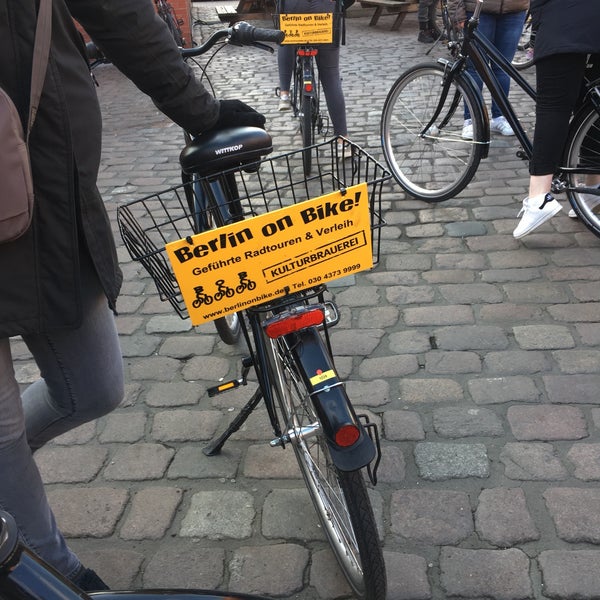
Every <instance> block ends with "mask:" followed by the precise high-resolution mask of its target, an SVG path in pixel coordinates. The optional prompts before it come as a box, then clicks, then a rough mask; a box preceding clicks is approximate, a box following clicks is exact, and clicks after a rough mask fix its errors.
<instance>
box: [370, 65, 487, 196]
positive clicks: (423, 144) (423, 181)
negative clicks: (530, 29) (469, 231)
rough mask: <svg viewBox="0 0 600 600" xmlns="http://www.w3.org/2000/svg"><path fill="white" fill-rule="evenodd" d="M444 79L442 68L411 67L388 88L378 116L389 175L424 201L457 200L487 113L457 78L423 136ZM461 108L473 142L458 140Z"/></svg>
mask: <svg viewBox="0 0 600 600" xmlns="http://www.w3.org/2000/svg"><path fill="white" fill-rule="evenodd" d="M445 79H446V69H445V68H444V67H443V66H442V65H441V64H437V63H435V64H434V63H431V64H426V65H423V64H422V65H416V66H415V67H412V68H411V69H409V70H408V71H406V72H405V73H404V74H403V75H401V76H400V77H399V78H398V79H397V80H396V82H395V83H394V85H393V86H392V88H391V89H390V91H389V93H388V95H387V98H386V100H385V103H384V106H383V112H382V115H381V143H382V146H383V153H384V156H385V159H386V161H387V164H388V166H389V167H390V170H391V171H392V174H393V175H394V177H395V178H396V181H397V182H398V183H399V184H400V186H401V187H402V188H403V189H404V190H405V191H406V192H408V193H409V194H410V195H411V196H414V197H415V198H418V199H419V200H424V201H425V202H441V201H443V200H447V199H448V198H452V197H453V196H456V194H458V193H459V192H460V191H461V190H462V189H464V188H465V186H466V185H467V184H468V183H469V182H470V181H471V179H472V178H473V175H475V172H476V171H477V167H478V166H479V161H480V160H481V158H482V157H483V155H484V145H483V143H482V140H483V135H484V122H485V121H484V116H483V115H484V113H483V111H484V110H485V108H484V107H482V105H481V102H480V100H479V98H478V97H477V95H476V93H475V92H474V91H473V89H472V88H471V87H470V86H469V85H467V84H465V82H464V80H463V76H462V75H460V74H459V75H458V76H456V77H455V78H454V79H453V81H452V83H451V85H450V89H449V92H448V95H447V97H446V99H445V100H444V104H443V106H442V109H441V112H440V113H439V115H438V117H437V118H436V120H435V122H434V123H433V125H432V126H431V127H430V128H429V130H428V131H424V128H425V127H426V126H427V124H428V123H429V122H430V121H431V119H432V118H433V116H434V114H435V112H436V109H437V108H438V105H439V103H440V101H441V96H442V90H443V84H444V82H445ZM464 106H466V107H467V108H468V109H469V112H470V114H471V118H472V120H473V139H463V138H462V129H463V123H464V112H463V109H464Z"/></svg>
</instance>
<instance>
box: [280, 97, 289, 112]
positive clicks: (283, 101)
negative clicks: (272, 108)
mask: <svg viewBox="0 0 600 600" xmlns="http://www.w3.org/2000/svg"><path fill="white" fill-rule="evenodd" d="M286 110H292V103H291V101H290V96H289V94H286V95H285V96H284V95H281V96H279V111H280V112H285V111H286Z"/></svg>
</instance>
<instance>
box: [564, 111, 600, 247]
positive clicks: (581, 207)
mask: <svg viewBox="0 0 600 600" xmlns="http://www.w3.org/2000/svg"><path fill="white" fill-rule="evenodd" d="M564 164H565V166H566V167H573V168H574V167H578V168H581V167H593V168H595V169H596V170H598V169H600V116H599V115H598V113H597V112H596V110H595V109H594V107H593V106H592V105H591V104H589V105H587V108H586V109H584V110H583V111H582V112H580V113H579V114H578V115H577V116H576V117H575V120H574V121H573V123H572V124H571V126H570V127H569V137H568V139H567V143H566V145H565V160H564ZM590 178H593V179H590ZM566 179H567V183H568V188H567V197H568V198H569V202H570V203H571V206H572V207H573V209H574V210H575V213H576V214H577V216H578V217H579V219H580V220H581V221H582V222H583V224H584V225H585V226H586V227H587V228H588V229H589V230H590V231H591V232H592V233H594V234H595V235H597V236H598V237H600V196H595V195H592V194H589V193H588V194H584V193H580V192H576V191H574V190H572V189H571V188H577V187H587V188H595V187H596V186H597V185H598V184H599V183H600V175H588V176H586V175H585V174H580V173H567V175H566Z"/></svg>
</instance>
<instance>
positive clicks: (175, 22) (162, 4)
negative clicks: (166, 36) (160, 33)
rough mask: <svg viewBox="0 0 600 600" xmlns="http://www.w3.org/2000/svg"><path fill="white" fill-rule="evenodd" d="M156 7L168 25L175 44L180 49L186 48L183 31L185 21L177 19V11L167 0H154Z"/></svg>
mask: <svg viewBox="0 0 600 600" xmlns="http://www.w3.org/2000/svg"><path fill="white" fill-rule="evenodd" d="M154 6H155V7H156V12H157V13H158V16H159V17H160V18H161V19H162V20H163V21H164V22H165V23H166V24H167V27H168V28H169V31H170V32H171V35H172V36H173V39H174V40H175V43H176V44H177V45H178V46H179V47H180V48H183V47H185V45H186V40H185V38H184V36H183V31H182V30H181V26H182V25H183V23H184V20H183V19H180V18H178V17H177V15H176V14H175V9H174V8H173V6H172V5H171V3H170V2H168V1H167V0H154Z"/></svg>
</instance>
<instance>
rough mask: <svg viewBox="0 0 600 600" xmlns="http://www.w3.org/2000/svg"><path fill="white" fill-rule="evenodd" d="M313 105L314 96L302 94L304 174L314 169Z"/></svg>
mask: <svg viewBox="0 0 600 600" xmlns="http://www.w3.org/2000/svg"><path fill="white" fill-rule="evenodd" d="M312 112H313V107H312V98H311V97H310V96H307V95H306V94H302V107H301V113H300V133H301V134H302V147H303V148H304V151H303V152H302V161H303V164H304V174H305V175H310V172H311V170H312V148H311V147H310V146H312V145H313V144H314V130H313V114H312Z"/></svg>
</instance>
